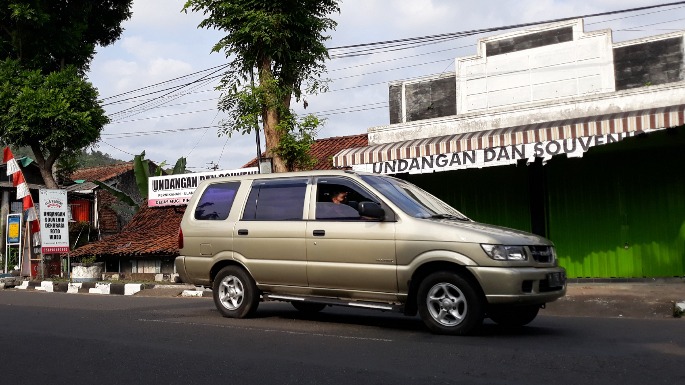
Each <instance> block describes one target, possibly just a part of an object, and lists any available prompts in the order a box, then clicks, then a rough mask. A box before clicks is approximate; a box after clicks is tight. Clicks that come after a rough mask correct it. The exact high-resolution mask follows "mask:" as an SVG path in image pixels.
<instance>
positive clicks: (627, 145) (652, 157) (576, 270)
mask: <svg viewBox="0 0 685 385" xmlns="http://www.w3.org/2000/svg"><path fill="white" fill-rule="evenodd" d="M684 139H685V131H683V130H682V129H680V130H678V131H676V130H669V131H664V132H659V133H653V134H649V135H644V136H641V137H636V138H631V139H629V140H626V141H624V142H621V143H617V144H612V145H608V146H604V147H596V148H594V149H591V150H590V151H589V152H588V153H587V154H586V155H585V156H584V157H583V158H581V159H566V158H563V157H559V158H556V159H555V158H553V159H552V160H550V162H549V163H548V164H547V165H546V166H545V170H546V178H547V187H548V191H549V194H548V200H549V201H548V211H549V224H548V227H549V238H550V239H551V240H552V241H554V243H555V244H556V246H557V253H558V255H559V257H560V264H561V265H562V266H564V267H566V269H567V273H568V276H569V277H576V278H578V277H593V278H596V277H605V278H610V277H620V278H629V277H669V276H683V275H685V268H684V265H685V151H683V150H684V149H685V140H684Z"/></svg>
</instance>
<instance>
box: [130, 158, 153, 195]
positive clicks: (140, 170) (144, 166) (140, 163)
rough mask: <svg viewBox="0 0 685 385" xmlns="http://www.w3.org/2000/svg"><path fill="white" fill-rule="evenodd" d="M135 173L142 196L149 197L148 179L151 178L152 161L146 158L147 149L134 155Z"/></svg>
mask: <svg viewBox="0 0 685 385" xmlns="http://www.w3.org/2000/svg"><path fill="white" fill-rule="evenodd" d="M133 173H134V174H135V176H136V185H138V191H140V196H142V197H147V181H148V179H150V161H149V160H147V159H145V151H143V152H141V153H140V155H136V156H134V157H133Z"/></svg>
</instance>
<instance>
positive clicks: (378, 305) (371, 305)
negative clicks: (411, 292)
mask: <svg viewBox="0 0 685 385" xmlns="http://www.w3.org/2000/svg"><path fill="white" fill-rule="evenodd" d="M262 298H263V299H264V300H265V301H286V302H309V303H321V304H324V305H330V306H347V307H358V308H364V309H375V310H384V311H396V312H402V311H403V309H404V307H403V306H401V305H393V304H389V303H385V302H367V301H344V300H340V299H335V298H320V297H297V296H291V295H276V294H262Z"/></svg>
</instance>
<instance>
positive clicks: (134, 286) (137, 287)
mask: <svg viewBox="0 0 685 385" xmlns="http://www.w3.org/2000/svg"><path fill="white" fill-rule="evenodd" d="M141 290H143V285H142V284H140V283H127V284H125V285H124V295H133V294H136V293H137V292H139V291H141Z"/></svg>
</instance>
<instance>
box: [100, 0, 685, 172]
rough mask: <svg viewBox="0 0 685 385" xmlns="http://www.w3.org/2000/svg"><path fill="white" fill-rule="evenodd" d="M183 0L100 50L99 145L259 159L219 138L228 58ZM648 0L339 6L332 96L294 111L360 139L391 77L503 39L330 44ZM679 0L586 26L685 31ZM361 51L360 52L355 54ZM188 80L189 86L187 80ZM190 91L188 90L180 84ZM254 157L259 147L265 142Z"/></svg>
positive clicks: (138, 11)
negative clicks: (102, 120)
mask: <svg viewBox="0 0 685 385" xmlns="http://www.w3.org/2000/svg"><path fill="white" fill-rule="evenodd" d="M184 3H185V0H134V2H133V8H132V11H133V16H132V17H131V19H129V20H127V21H125V22H124V23H123V27H124V32H123V34H122V35H121V38H120V39H119V40H118V41H117V42H115V43H114V44H112V45H110V46H107V47H99V48H98V50H97V54H96V56H95V59H94V60H93V62H92V63H91V69H90V72H89V74H88V78H89V80H90V81H91V82H92V83H93V84H94V85H95V87H97V89H98V91H99V93H100V98H101V99H102V102H103V106H104V108H105V111H106V113H107V115H108V116H109V117H110V119H111V122H110V124H108V125H107V126H105V128H104V130H103V131H102V134H101V140H100V141H99V142H98V143H97V145H96V147H95V148H96V149H97V150H98V151H102V152H104V153H107V154H109V155H110V156H112V157H114V158H117V159H122V160H126V161H128V160H132V159H133V156H134V155H137V154H140V153H141V152H142V151H145V154H146V158H147V159H151V160H153V161H155V162H157V163H158V164H159V163H162V162H166V163H167V164H171V165H173V164H174V163H175V161H176V160H177V159H178V158H180V157H186V158H187V165H188V169H189V170H190V171H193V172H202V171H208V170H209V169H210V168H211V167H218V169H219V170H231V169H236V168H240V167H242V166H243V165H244V164H246V163H247V162H249V161H250V160H251V159H253V158H255V157H256V155H257V147H256V138H255V136H254V134H252V135H241V134H240V133H234V134H233V135H232V136H227V135H224V134H221V132H220V131H221V130H220V128H219V125H220V123H221V121H222V119H224V118H225V117H226V115H225V113H224V112H221V111H219V110H218V108H217V102H218V100H219V97H220V95H221V92H220V91H217V90H216V89H215V87H216V86H217V85H218V84H219V80H218V78H217V75H219V74H220V72H216V71H217V70H219V68H217V67H219V66H221V65H223V64H226V63H227V62H228V59H227V58H226V57H225V55H224V54H223V53H211V49H212V46H213V45H214V44H215V43H217V42H218V41H219V40H220V39H221V38H222V36H224V34H223V33H222V32H221V31H217V30H208V29H198V28H197V26H198V24H199V23H200V22H201V21H202V19H203V15H202V14H199V13H193V12H190V11H189V12H188V13H185V12H182V8H183V4H184ZM664 3H665V2H657V1H654V0H594V1H592V2H589V1H586V0H517V1H514V0H488V1H480V2H475V1H472V0H470V1H463V0H411V1H409V0H342V1H341V2H340V8H341V10H340V13H339V14H337V13H336V14H332V15H330V17H331V18H332V19H333V20H335V21H336V22H337V27H336V29H335V30H332V31H329V34H330V36H331V39H330V40H328V41H327V42H326V43H325V44H326V46H327V47H329V48H331V49H330V51H329V53H330V54H331V59H329V60H328V61H327V62H326V63H325V65H326V68H327V74H326V77H327V78H328V79H329V80H330V83H329V85H328V86H329V91H328V92H325V93H320V94H318V95H308V96H306V97H305V99H306V101H307V104H308V107H307V109H306V110H305V109H304V108H303V107H302V103H299V104H295V105H293V108H294V109H295V111H296V112H297V113H299V114H302V113H314V114H316V115H317V116H320V117H323V118H325V119H326V120H325V124H324V126H323V127H322V128H321V129H320V130H319V132H318V134H317V138H328V137H335V136H344V135H355V134H363V133H366V132H367V130H368V129H369V128H371V127H376V126H383V125H387V124H389V110H388V86H389V83H390V82H393V81H397V80H404V79H412V78H417V77H422V76H428V75H435V74H440V73H444V72H454V71H455V68H454V62H455V59H456V58H458V57H464V56H471V55H474V54H476V47H477V42H478V39H480V38H484V37H488V36H493V35H497V34H499V33H506V32H507V31H503V32H499V33H498V32H494V33H493V32H491V33H487V34H482V35H475V36H467V37H461V38H455V39H447V40H444V41H442V42H440V43H432V44H421V45H414V46H412V47H410V48H407V49H379V50H375V51H374V52H366V53H365V54H364V55H359V54H357V55H354V56H351V55H345V53H349V52H350V50H349V49H348V50H344V49H335V48H336V47H343V46H348V45H354V44H364V43H372V42H381V41H391V40H398V39H407V38H416V37H423V36H431V35H439V34H447V33H455V32H462V31H470V30H476V29H483V28H494V27H502V26H510V25H516V24H522V23H530V22H539V21H547V20H553V19H558V18H567V17H577V16H583V15H590V14H596V13H602V12H609V11H618V10H624V9H629V8H636V7H643V6H650V5H656V4H664ZM684 20H685V4H680V5H673V6H669V7H664V8H657V9H652V10H644V11H637V12H632V13H621V14H615V15H608V16H601V17H592V18H586V19H585V30H586V31H593V30H599V29H611V30H612V31H613V40H614V42H620V41H626V40H632V39H637V38H640V37H644V36H652V35H659V34H665V33H670V32H674V31H679V30H685V21H684ZM356 52H357V53H360V52H359V51H358V50H357V51H356ZM189 83H190V84H189ZM184 84H188V85H186V86H185V87H182V88H181V87H180V86H182V85H184ZM261 144H262V150H263V149H264V140H263V138H262V139H261Z"/></svg>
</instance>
